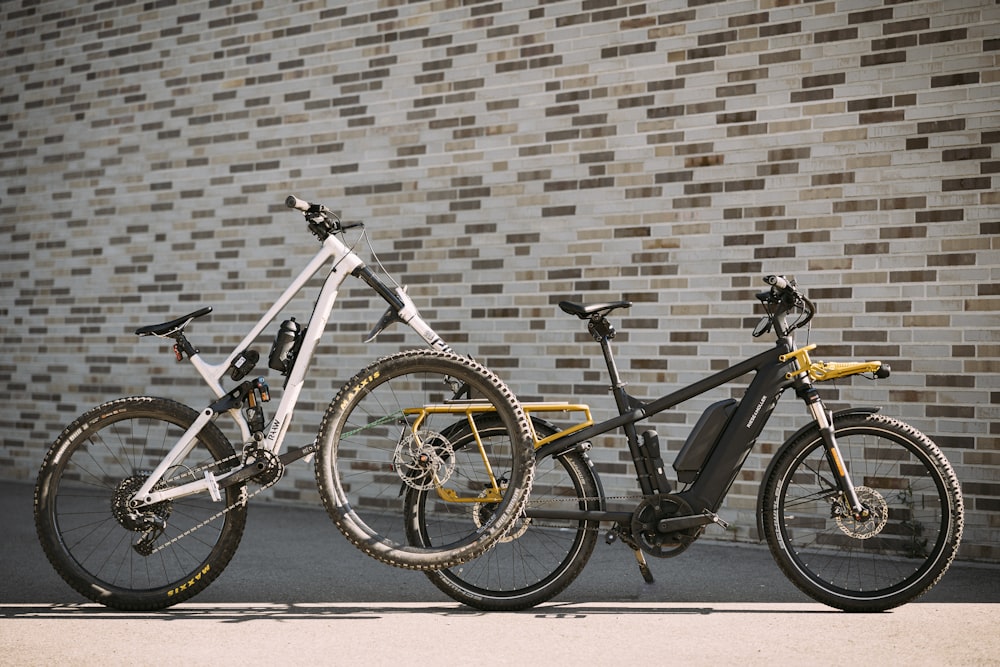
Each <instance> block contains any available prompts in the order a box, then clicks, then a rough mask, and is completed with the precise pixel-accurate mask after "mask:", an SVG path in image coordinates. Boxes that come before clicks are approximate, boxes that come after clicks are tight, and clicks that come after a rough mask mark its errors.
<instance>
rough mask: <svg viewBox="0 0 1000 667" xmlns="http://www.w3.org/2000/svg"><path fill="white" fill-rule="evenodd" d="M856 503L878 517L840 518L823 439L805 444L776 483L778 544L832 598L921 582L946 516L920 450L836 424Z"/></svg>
mask: <svg viewBox="0 0 1000 667" xmlns="http://www.w3.org/2000/svg"><path fill="white" fill-rule="evenodd" d="M837 442H838V446H839V447H840V449H841V452H842V454H843V458H844V460H845V461H846V462H847V465H848V466H849V472H850V474H851V477H852V480H853V481H854V483H855V486H856V489H857V490H858V492H859V496H861V498H862V501H863V503H866V504H867V505H868V506H869V507H870V508H872V509H873V510H874V514H876V515H877V517H876V518H875V519H873V520H872V522H867V523H857V522H855V521H854V519H852V518H850V517H845V516H844V512H843V510H842V509H841V510H839V511H838V510H837V507H838V506H840V507H842V501H841V500H840V499H839V491H838V490H837V489H836V487H835V483H834V480H833V477H832V475H831V474H830V473H829V468H828V465H827V463H826V458H825V451H824V448H823V445H822V442H821V441H820V440H819V439H817V440H815V441H813V442H812V443H810V444H809V445H808V446H806V447H805V448H804V449H803V451H802V452H801V453H800V454H799V455H798V456H797V457H796V458H795V461H794V462H793V464H792V465H791V466H789V469H788V472H787V473H786V475H787V477H786V478H785V479H783V480H781V481H780V482H779V485H780V494H779V497H778V498H777V511H776V515H775V521H776V523H777V526H776V528H777V531H778V533H779V536H780V542H781V547H782V549H784V550H785V552H786V553H787V556H788V558H789V560H790V562H791V564H792V566H793V567H795V568H796V569H797V570H798V571H799V572H800V573H801V574H802V575H803V576H805V577H807V578H808V579H809V580H811V581H812V582H814V583H815V584H816V585H818V586H820V587H821V588H823V589H826V590H828V591H831V592H833V593H835V594H836V595H838V596H843V597H850V598H856V599H877V598H883V597H888V596H891V595H893V594H895V593H898V592H900V591H902V590H905V589H906V588H908V587H910V586H912V585H914V584H915V583H917V582H920V581H921V580H922V579H923V578H924V577H925V575H926V574H927V573H928V572H929V571H931V570H932V569H933V568H935V567H936V565H937V564H938V563H939V561H940V559H941V557H942V554H943V553H944V551H945V547H946V546H947V543H948V537H949V530H948V527H949V523H950V521H951V515H950V507H949V503H948V496H947V490H946V489H945V487H944V484H943V482H942V480H941V477H940V474H939V473H938V472H937V471H936V468H935V466H934V464H933V462H932V461H930V460H929V459H928V458H927V456H926V455H925V454H924V453H923V452H921V451H919V450H918V449H917V448H915V447H913V446H912V445H911V444H910V443H908V442H907V441H906V440H905V439H904V438H901V437H899V436H898V435H897V434H895V433H893V432H891V431H887V430H880V429H875V428H872V427H866V428H860V429H844V430H838V432H837Z"/></svg>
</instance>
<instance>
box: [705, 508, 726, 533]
mask: <svg viewBox="0 0 1000 667" xmlns="http://www.w3.org/2000/svg"><path fill="white" fill-rule="evenodd" d="M706 514H708V515H709V516H711V517H712V521H713V522H714V523H717V524H719V525H720V526H722V530H729V522H728V521H726V520H725V519H723V518H722V517H721V516H719V515H718V514H714V513H711V512H706Z"/></svg>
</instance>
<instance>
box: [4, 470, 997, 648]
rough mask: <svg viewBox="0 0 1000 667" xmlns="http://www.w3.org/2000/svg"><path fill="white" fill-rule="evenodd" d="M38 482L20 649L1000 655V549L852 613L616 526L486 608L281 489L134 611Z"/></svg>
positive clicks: (763, 571) (12, 610)
mask: <svg viewBox="0 0 1000 667" xmlns="http://www.w3.org/2000/svg"><path fill="white" fill-rule="evenodd" d="M31 491H32V489H31V486H30V485H29V484H26V483H16V482H0V535H3V539H4V547H3V549H2V551H0V572H2V573H3V578H2V581H3V583H2V585H0V664H3V665H10V666H14V665H48V664H57V663H58V664H61V665H91V664H100V665H102V666H103V665H134V664H137V663H139V662H144V663H149V662H158V661H170V662H172V663H176V662H178V661H182V662H183V663H184V664H208V663H210V662H211V663H218V662H222V661H225V662H226V663H227V664H232V663H238V662H242V663H245V664H250V665H264V664H291V663H295V664H304V665H313V664H335V665H340V664H343V665H355V664H359V663H364V664H366V665H380V664H390V663H400V662H405V663H406V664H408V665H425V664H428V665H429V664H432V663H439V662H440V661H441V660H442V659H443V660H446V661H449V662H451V661H455V662H458V661H461V662H462V663H463V664H469V663H471V662H487V661H488V662H489V664H491V665H515V664H516V665H524V664H545V665H547V666H548V665H568V664H588V665H589V664H606V663H620V662H625V661H630V662H634V661H640V660H644V661H655V662H679V661H683V662H684V663H685V664H689V665H720V664H734V663H743V664H747V665H757V664H761V665H763V664H768V665H773V664H775V663H777V664H802V663H809V664H811V665H834V664H836V665H843V664H845V663H847V664H849V663H851V662H857V661H864V662H865V663H867V664H873V663H876V664H877V663H883V664H886V663H889V661H891V664H906V665H924V664H926V665H931V664H933V665H979V664H982V665H996V664H1000V636H998V632H997V627H998V625H1000V565H984V564H974V563H964V562H959V563H956V564H955V565H953V566H952V568H951V570H950V571H949V572H948V574H947V575H946V576H945V577H944V579H943V580H942V581H941V582H940V583H939V584H938V585H937V586H936V587H935V588H934V589H933V590H931V591H930V592H929V593H928V594H927V595H925V596H924V597H922V598H920V599H919V600H918V601H916V602H913V603H910V604H908V605H904V606H903V607H900V608H898V609H895V610H892V611H890V612H886V613H882V614H845V613H843V612H839V611H836V610H833V609H830V608H828V607H824V606H823V605H820V604H817V603H814V602H811V601H810V600H809V599H808V598H806V597H805V596H804V595H802V594H801V593H799V592H798V591H797V590H796V589H795V588H794V587H793V586H792V585H791V584H790V583H789V582H788V581H787V580H785V578H784V577H783V576H782V574H781V573H780V572H779V570H778V568H777V566H776V565H775V564H774V562H773V561H772V560H771V557H770V554H769V553H768V552H767V549H766V547H763V546H757V545H736V544H731V543H722V542H717V541H710V540H702V541H699V542H698V543H696V544H695V545H693V546H692V547H691V549H690V550H688V551H687V552H686V553H684V554H682V555H680V556H679V557H677V558H674V559H668V560H656V559H650V561H651V563H650V564H651V567H652V569H653V573H654V575H655V576H656V582H655V583H653V584H646V583H645V582H643V580H642V578H641V577H640V576H639V573H638V570H637V568H636V566H635V562H634V560H633V558H632V555H631V554H630V552H629V551H628V550H627V549H626V548H624V547H622V546H621V545H620V544H615V545H611V546H608V545H605V544H604V543H603V542H600V543H599V544H598V547H597V550H596V551H595V555H594V557H593V558H592V559H591V561H590V563H589V564H588V565H587V568H586V569H585V570H584V572H583V574H582V575H581V576H580V577H579V578H578V579H577V581H576V582H574V583H573V585H572V586H571V587H570V588H569V589H568V590H567V591H565V592H564V593H563V594H562V595H561V596H559V597H558V598H556V599H555V600H553V601H552V602H549V603H547V604H545V605H542V606H540V607H537V608H535V609H532V610H528V611H524V612H518V613H483V612H478V611H475V610H471V609H469V608H467V607H463V606H461V605H459V604H458V603H456V602H454V601H452V600H451V599H450V598H448V597H446V596H445V595H444V594H442V593H441V592H439V591H438V590H437V589H436V588H434V587H433V586H432V585H431V584H430V582H428V581H427V580H426V578H425V577H424V576H423V575H422V574H420V573H416V572H408V571H403V570H398V569H395V568H392V567H389V566H386V565H381V564H379V563H377V562H375V561H373V560H371V559H369V558H368V557H366V556H365V555H363V554H362V553H361V552H360V551H357V550H356V549H355V548H354V547H352V546H351V545H350V544H348V543H347V541H346V540H345V539H344V538H343V537H341V535H340V534H339V533H338V532H337V530H336V528H334V526H333V524H332V523H331V522H330V520H329V519H328V518H327V516H326V514H325V512H323V511H322V510H321V509H316V508H304V507H289V506H280V505H273V504H263V503H261V504H257V505H251V508H250V513H249V521H248V526H247V530H246V534H245V536H244V538H243V543H242V544H241V546H240V549H239V551H238V552H237V554H236V556H235V557H234V559H233V561H232V562H231V563H230V565H229V567H228V568H227V569H226V571H225V572H224V573H223V574H222V575H221V576H220V578H219V579H218V580H217V581H215V582H214V583H213V584H212V585H211V586H210V587H209V588H208V589H207V590H206V591H204V592H203V593H201V594H200V595H198V596H197V597H195V598H194V599H193V600H192V601H190V602H187V603H183V604H181V605H178V606H176V607H173V608H171V609H168V610H165V611H161V612H155V613H122V612H117V611H114V610H109V609H105V608H103V607H101V606H99V605H95V604H92V603H90V602H88V601H86V600H84V599H83V598H81V597H80V596H79V595H78V594H77V593H76V592H75V591H73V590H72V589H71V588H70V587H69V586H68V585H67V584H66V583H64V582H63V581H62V579H60V578H59V576H58V575H57V574H56V573H55V572H54V571H53V570H52V568H51V566H50V565H49V564H48V562H47V560H46V559H45V556H44V555H43V553H42V551H41V548H40V547H39V546H38V542H37V539H36V537H35V534H34V526H33V522H32V505H31V503H32V501H31ZM710 530H713V531H718V530H719V529H716V528H712V529H710ZM720 534H721V533H720Z"/></svg>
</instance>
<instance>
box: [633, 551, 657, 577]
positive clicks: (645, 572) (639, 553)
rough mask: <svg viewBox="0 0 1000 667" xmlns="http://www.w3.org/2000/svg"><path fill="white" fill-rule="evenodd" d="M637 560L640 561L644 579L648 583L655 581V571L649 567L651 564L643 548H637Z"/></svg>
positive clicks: (640, 570)
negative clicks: (647, 560)
mask: <svg viewBox="0 0 1000 667" xmlns="http://www.w3.org/2000/svg"><path fill="white" fill-rule="evenodd" d="M635 560H636V562H637V563H639V572H640V573H641V574H642V579H643V581H645V582H646V583H647V584H651V583H653V573H652V571H650V569H649V564H648V563H647V562H646V556H644V555H643V553H642V550H641V549H636V550H635Z"/></svg>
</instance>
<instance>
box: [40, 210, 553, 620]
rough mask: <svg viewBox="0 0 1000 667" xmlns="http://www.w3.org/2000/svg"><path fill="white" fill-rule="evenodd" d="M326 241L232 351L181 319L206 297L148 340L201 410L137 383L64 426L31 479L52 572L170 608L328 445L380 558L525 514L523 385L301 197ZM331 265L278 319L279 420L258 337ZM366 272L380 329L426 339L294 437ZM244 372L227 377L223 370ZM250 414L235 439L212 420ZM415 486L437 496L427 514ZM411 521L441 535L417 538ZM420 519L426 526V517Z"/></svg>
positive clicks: (127, 605)
mask: <svg viewBox="0 0 1000 667" xmlns="http://www.w3.org/2000/svg"><path fill="white" fill-rule="evenodd" d="M285 203H286V205H287V206H288V207H289V208H293V209H297V210H299V211H301V212H302V213H303V214H304V217H305V219H306V222H307V224H308V227H309V230H310V231H311V232H312V233H313V235H315V236H316V237H317V238H318V239H319V241H320V243H321V248H320V250H319V251H318V252H317V253H316V255H315V256H314V257H313V259H312V260H311V261H309V263H308V264H307V266H306V267H305V268H304V269H303V270H302V272H301V273H300V274H299V275H298V276H297V277H296V278H295V280H294V281H293V282H292V284H291V285H290V286H289V287H288V288H287V289H286V290H285V291H284V293H282V294H281V296H280V297H279V298H278V299H277V301H275V303H274V305H273V306H272V307H271V308H270V309H269V310H268V311H267V313H265V314H264V315H263V316H262V317H261V319H260V320H259V321H258V322H257V324H256V325H255V326H254V327H253V328H252V329H251V330H250V332H249V333H247V335H246V336H245V337H244V338H243V340H241V341H240V342H239V344H238V345H237V346H236V347H235V348H234V349H233V350H232V352H231V353H230V354H229V355H228V356H227V357H226V358H225V359H224V360H223V361H222V362H221V363H218V364H212V363H209V362H208V361H206V360H205V359H203V358H202V356H201V355H200V354H199V352H198V349H197V348H196V347H195V346H194V345H193V344H192V343H191V342H190V341H189V340H188V338H187V336H186V334H185V328H186V327H187V326H188V325H189V324H190V323H191V322H192V321H194V320H195V319H197V318H200V317H204V316H205V315H208V314H209V313H210V312H212V309H211V308H202V309H200V310H197V311H194V312H192V313H189V314H187V315H184V316H182V317H179V318H177V319H174V320H171V321H169V322H164V323H162V324H154V325H150V326H144V327H141V328H139V329H137V330H136V334H137V335H139V336H156V337H159V338H168V339H172V340H173V341H174V353H175V355H176V357H177V360H178V361H181V360H183V359H185V358H186V359H187V360H188V361H189V362H190V363H191V364H192V365H193V366H194V368H195V370H196V371H197V372H198V374H199V375H200V376H201V377H202V378H203V379H204V381H205V383H206V384H207V385H208V387H209V389H210V390H211V391H212V393H213V394H214V396H215V400H214V401H213V402H212V403H211V404H210V405H208V406H207V407H204V408H202V409H201V410H200V411H198V410H194V409H192V408H190V407H188V406H186V405H183V404H181V403H178V402H176V401H173V400H169V399H166V398H157V397H151V396H135V397H129V398H120V399H116V400H113V401H110V402H107V403H104V404H103V405H100V406H98V407H96V408H93V409H92V410H89V411H88V412H86V413H85V414H83V415H82V416H80V417H79V418H77V419H76V420H75V421H74V422H73V423H72V424H70V425H69V426H67V427H66V429H65V430H64V431H63V432H62V434H61V435H60V436H59V437H58V438H57V439H56V440H55V442H54V444H53V445H52V447H51V448H50V449H49V451H48V454H47V455H46V456H45V459H44V462H43V463H42V466H41V470H40V472H39V475H38V481H37V484H36V486H35V503H34V505H35V525H36V528H37V531H38V537H39V539H40V541H41V544H42V547H43V549H44V551H45V553H46V555H47V556H48V558H49V561H50V562H51V563H52V565H53V566H54V567H55V569H56V571H57V572H58V573H59V574H60V575H61V576H62V577H63V578H64V579H65V580H66V581H67V582H68V583H69V584H70V585H71V586H72V587H73V588H75V589H76V590H77V591H79V592H80V593H81V594H83V595H84V596H86V597H87V598H89V599H91V600H94V601H96V602H99V603H101V604H104V605H107V606H110V607H115V608H118V609H124V610H152V609H161V608H164V607H167V606H170V605H173V604H176V603H178V602H181V601H183V600H186V599H189V598H191V597H192V596H194V595H195V594H197V593H198V592H200V591H201V590H203V589H204V588H205V587H206V586H208V585H209V584H210V583H211V582H212V581H213V580H214V579H215V578H216V577H218V576H219V574H220V573H221V572H222V571H223V569H224V568H225V567H226V565H227V564H228V563H229V561H230V559H231V558H232V556H233V554H234V553H235V551H236V548H237V546H238V545H239V542H240V539H241V537H242V535H243V530H244V527H245V524H246V515H247V503H248V500H249V498H250V497H251V496H253V495H256V494H258V493H260V492H261V491H262V490H264V489H266V488H268V487H270V486H272V485H274V484H276V483H277V482H278V481H279V480H280V479H281V477H282V474H283V471H284V469H285V467H286V466H287V465H289V464H290V463H292V462H293V461H296V460H298V459H302V458H305V457H308V456H311V455H314V454H315V455H316V456H315V468H316V481H317V484H318V487H319V492H320V495H321V497H322V498H323V502H324V504H325V506H326V508H327V511H328V512H329V514H330V516H331V517H332V519H333V520H334V522H335V523H336V525H337V527H338V528H339V529H340V530H341V532H343V534H344V535H345V536H346V537H347V538H348V539H349V540H350V541H351V542H352V543H354V544H355V545H356V546H357V547H359V548H360V549H361V550H362V551H364V552H365V553H367V554H368V555H370V556H372V557H374V558H376V559H378V560H380V561H383V562H385V563H388V564H391V565H396V566H399V567H405V568H413V569H422V570H430V569H439V568H444V567H453V566H455V565H457V564H460V563H462V562H465V561H468V560H470V559H472V558H475V557H476V556H478V555H480V554H482V553H483V552H485V551H486V550H487V549H489V548H490V547H491V546H492V545H493V544H494V543H495V542H496V541H497V540H498V539H499V538H500V537H502V536H503V535H504V534H505V533H506V532H507V531H508V529H510V527H511V526H512V524H513V523H514V521H515V520H516V519H517V517H518V516H519V514H520V512H521V509H522V507H523V505H524V502H525V499H526V498H527V495H528V491H529V489H530V486H531V476H532V471H533V461H534V459H533V441H532V438H531V432H530V427H529V425H528V421H527V419H526V417H525V414H524V412H523V410H522V408H521V406H520V405H519V404H518V402H517V399H516V397H515V396H514V395H513V393H511V391H510V390H509V389H508V388H507V387H506V385H505V384H504V383H503V382H502V381H501V380H500V379H499V378H498V377H497V376H496V375H495V374H494V373H492V372H491V371H489V370H488V369H486V368H485V367H483V366H482V365H481V364H479V363H477V362H475V361H474V360H472V359H469V358H466V357H463V356H460V355H458V354H455V353H454V352H453V351H452V350H451V349H450V348H449V346H448V345H447V344H446V343H445V342H444V341H443V340H442V339H441V338H440V336H438V335H437V333H435V331H434V330H433V329H432V328H431V327H430V325H428V324H427V323H426V322H425V321H424V320H423V319H422V318H421V316H420V314H419V312H418V311H417V308H416V307H415V306H414V304H413V302H412V300H411V299H410V298H409V297H408V296H407V294H406V292H405V290H404V289H403V288H401V287H399V286H389V285H387V284H386V283H384V282H383V281H382V280H381V279H379V277H378V276H377V275H376V274H375V272H374V271H372V270H371V268H369V267H368V266H367V265H366V264H365V263H364V261H363V260H362V259H361V258H360V257H359V256H358V255H357V254H356V253H355V252H354V250H353V249H352V247H349V246H348V245H347V244H346V243H345V241H344V240H342V239H343V232H344V231H345V230H346V229H348V228H350V227H353V226H360V225H359V224H355V225H345V224H343V223H342V222H341V220H340V219H339V217H338V216H337V215H336V214H334V213H333V212H332V211H330V210H329V209H328V208H327V207H325V206H323V205H320V204H310V203H308V202H305V201H302V200H300V199H297V198H296V197H289V198H288V199H287V200H286V202H285ZM327 266H332V268H331V269H330V273H329V275H328V276H327V278H326V280H325V282H324V283H323V286H322V289H321V290H320V293H319V296H318V298H317V299H316V302H315V305H314V307H313V311H312V314H311V316H310V318H309V320H308V322H307V323H306V324H305V325H304V326H303V325H300V324H299V323H298V322H296V321H295V319H294V318H292V319H288V320H285V321H283V322H281V324H280V326H279V329H278V332H277V335H276V336H275V339H274V342H273V344H272V346H271V351H270V354H269V356H268V366H269V367H270V368H271V369H274V370H277V371H279V372H280V373H281V374H282V375H284V376H285V377H286V379H285V382H284V390H283V392H282V395H281V400H280V402H279V403H278V407H277V409H276V410H275V413H274V416H273V418H271V419H270V420H268V419H267V418H266V417H265V413H264V404H266V403H268V402H269V400H270V389H269V387H268V385H267V383H266V382H265V380H264V378H263V377H259V376H255V375H252V372H253V370H254V368H255V367H256V364H257V362H258V361H259V360H260V354H259V353H258V352H256V351H255V350H253V349H252V347H251V346H252V345H253V344H254V342H255V341H256V340H257V338H258V337H259V336H261V334H263V333H264V330H265V328H266V327H267V326H268V325H269V324H270V323H271V322H273V321H274V320H275V319H276V318H277V317H278V315H279V314H280V313H281V312H282V311H283V309H284V308H285V307H286V306H287V305H288V304H289V302H290V301H291V300H292V299H293V297H295V295H296V294H298V293H299V292H300V291H301V290H302V289H303V288H304V287H305V286H306V284H307V283H308V281H309V280H310V279H311V278H312V277H313V276H314V275H316V274H317V273H319V272H320V271H321V270H322V269H323V268H324V267H327ZM348 276H354V277H357V278H359V279H361V280H362V281H364V282H365V283H367V284H368V285H369V286H370V287H371V288H372V289H374V290H375V292H377V293H378V294H379V296H381V297H382V298H383V299H385V301H386V302H388V304H389V307H388V309H387V310H386V312H385V315H383V317H382V318H381V320H380V321H379V322H378V324H377V325H376V326H375V329H374V330H373V331H372V333H371V335H370V336H369V338H368V340H372V339H373V338H374V337H375V336H377V335H378V334H379V333H380V332H381V331H382V330H383V329H385V328H386V327H387V326H389V325H390V324H392V323H393V322H397V321H398V322H403V323H406V324H407V325H409V326H410V327H411V328H412V329H413V330H414V331H416V332H417V334H418V335H419V336H420V337H421V338H422V339H423V340H424V341H425V342H426V343H427V345H428V346H429V348H430V349H421V350H413V351H407V352H402V353H398V354H395V355H391V356H388V357H384V358H382V359H380V360H378V361H376V362H374V363H372V364H371V365H369V366H368V367H367V368H365V369H364V370H362V371H361V372H360V373H358V374H356V375H355V376H354V377H353V378H352V379H351V380H350V381H348V383H347V384H346V386H345V387H344V388H343V389H341V390H340V392H339V393H338V394H337V396H336V397H335V398H334V399H333V401H332V402H331V403H330V405H329V407H328V408H327V410H326V413H325V414H324V416H323V419H322V422H321V425H320V427H319V433H318V435H317V436H316V439H315V440H314V441H313V442H310V443H308V444H305V445H304V446H299V447H294V448H283V444H284V441H285V435H286V433H287V432H288V427H289V425H290V424H291V422H292V416H293V413H294V410H295V405H296V402H297V401H298V399H299V395H300V393H301V391H302V388H303V386H304V383H305V379H306V373H307V371H308V369H309V366H310V363H311V361H312V360H313V354H314V352H315V350H316V348H317V345H318V344H319V342H320V340H321V339H322V337H323V332H324V330H325V328H326V324H327V321H328V319H329V317H330V313H331V311H332V309H333V306H334V303H335V302H336V299H337V293H338V290H339V288H340V286H341V285H342V284H343V283H344V281H345V280H347V278H348ZM227 377H228V379H229V380H231V381H232V382H233V383H236V384H235V386H233V387H232V388H230V389H225V388H223V385H222V382H223V380H224V379H226V378H227ZM222 415H227V416H228V417H230V418H231V419H232V420H233V421H234V422H235V423H236V425H237V426H238V428H239V431H240V443H239V445H240V446H239V447H238V448H234V447H233V445H232V444H231V443H230V442H229V440H228V439H227V438H226V436H225V435H223V433H222V431H221V430H220V429H219V427H218V425H217V424H216V423H215V422H216V420H217V419H218V418H219V417H220V416H222ZM482 416H488V417H489V419H490V421H491V422H492V421H494V420H496V419H498V418H499V419H500V420H501V421H502V422H503V424H504V427H505V428H506V429H507V432H509V433H514V434H520V435H519V436H515V437H514V438H511V439H504V440H503V441H502V442H495V441H494V440H495V439H488V438H484V439H481V440H479V441H478V443H477V445H476V446H474V447H468V446H463V447H460V448H455V447H453V446H452V445H451V443H450V442H449V439H448V437H447V436H446V435H445V434H444V431H445V430H446V427H452V426H453V425H454V423H455V420H456V418H458V419H464V420H465V421H467V423H468V424H469V427H470V428H471V429H472V431H473V432H476V429H477V421H478V420H479V419H480V417H482ZM407 489H420V490H421V491H425V492H426V491H430V490H433V491H434V492H435V497H436V499H437V500H436V502H434V503H427V504H425V506H422V507H421V508H420V510H419V512H420V515H419V516H416V515H415V513H414V511H413V510H412V509H411V510H410V511H409V516H408V515H407V513H406V511H407V508H406V507H405V506H404V501H405V497H406V495H407V494H406V490H407ZM407 522H409V523H410V524H419V525H420V529H421V530H424V531H427V530H432V531H434V534H435V535H436V536H438V537H437V538H436V539H435V546H433V547H416V546H411V545H410V544H409V543H408V541H407ZM410 530H411V531H412V530H413V527H412V525H411V526H410Z"/></svg>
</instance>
